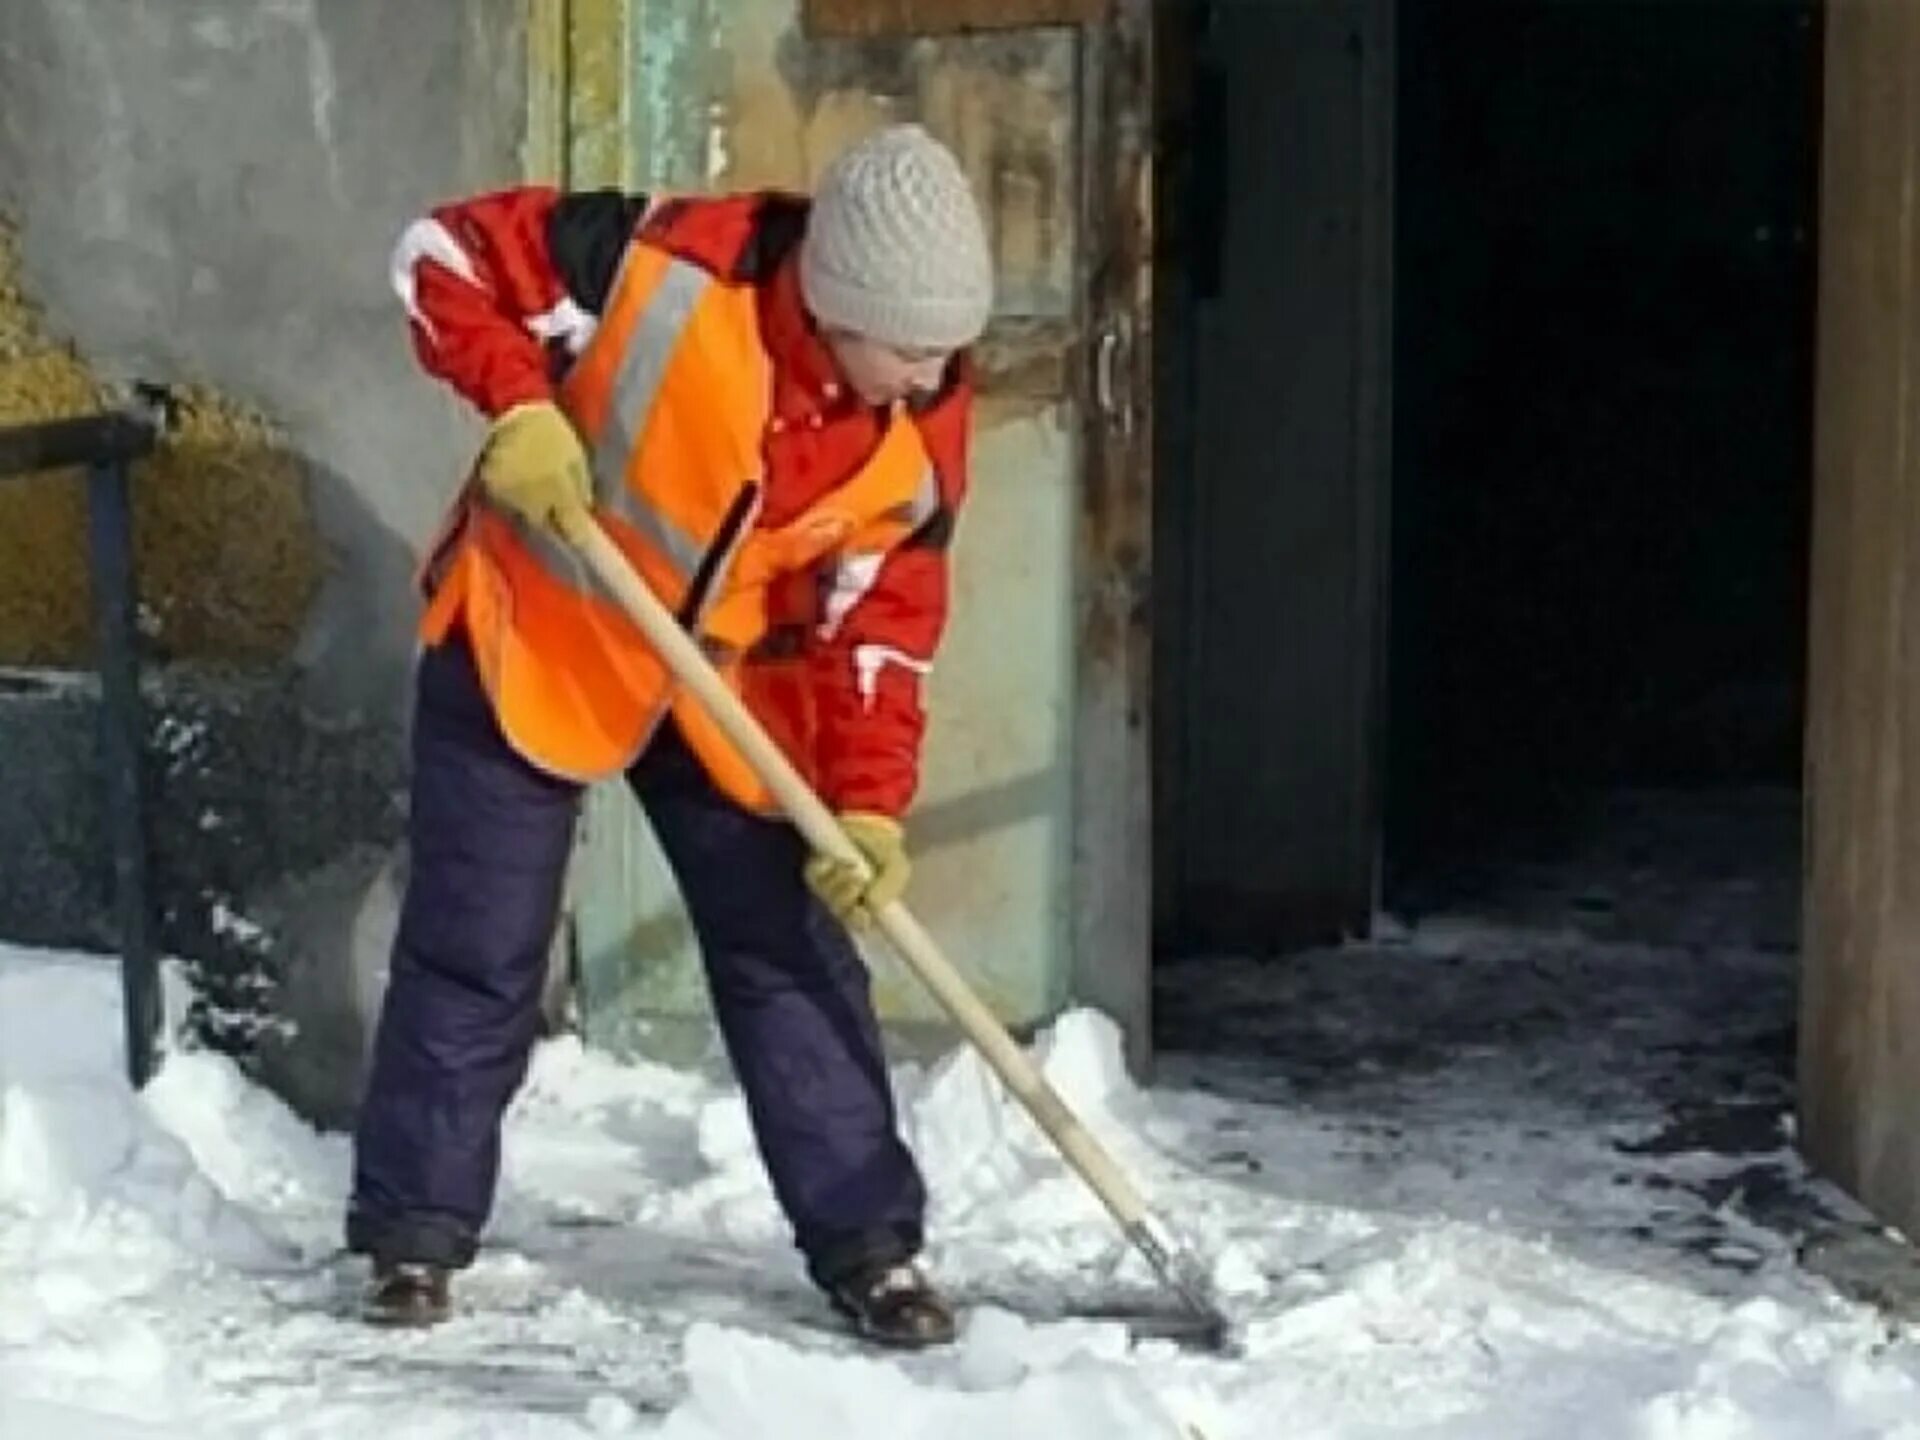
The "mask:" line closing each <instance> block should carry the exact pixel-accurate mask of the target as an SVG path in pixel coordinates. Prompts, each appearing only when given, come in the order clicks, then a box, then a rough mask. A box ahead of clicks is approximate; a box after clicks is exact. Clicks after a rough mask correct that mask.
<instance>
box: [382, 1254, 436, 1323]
mask: <svg viewBox="0 0 1920 1440" xmlns="http://www.w3.org/2000/svg"><path fill="white" fill-rule="evenodd" d="M449 1274H450V1272H449V1271H448V1270H447V1268H446V1267H445V1266H443V1265H423V1264H420V1263H419V1262H417V1261H411V1260H377V1261H375V1262H374V1266H373V1283H372V1285H370V1286H369V1287H368V1289H367V1298H366V1300H365V1302H364V1303H363V1305H362V1307H361V1311H360V1313H361V1317H362V1318H363V1319H365V1320H366V1322H367V1323H368V1324H369V1325H393V1326H412V1327H420V1326H427V1325H438V1324H439V1323H440V1322H441V1321H442V1320H445V1319H446V1318H447V1317H448V1316H450V1315H451V1314H452V1313H453V1302H452V1300H451V1298H450V1297H449V1295H448V1276H449Z"/></svg>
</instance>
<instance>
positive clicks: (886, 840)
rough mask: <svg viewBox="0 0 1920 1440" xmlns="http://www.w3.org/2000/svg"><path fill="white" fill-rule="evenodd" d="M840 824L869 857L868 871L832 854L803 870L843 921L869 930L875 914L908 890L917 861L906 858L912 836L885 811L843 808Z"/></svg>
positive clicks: (817, 857) (810, 861) (816, 857)
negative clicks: (908, 883)
mask: <svg viewBox="0 0 1920 1440" xmlns="http://www.w3.org/2000/svg"><path fill="white" fill-rule="evenodd" d="M839 820H840V828H841V829H843V830H845V831H846V832H847V838H848V839H849V840H851V841H852V842H853V846H854V848H855V849H856V850H858V851H859V852H860V853H861V854H862V855H863V856H865V857H866V861H867V866H868V869H869V870H870V871H871V873H870V874H868V875H862V874H861V873H860V871H859V869H857V868H856V867H854V866H852V865H849V864H847V863H846V862H845V861H843V860H836V859H834V858H833V857H832V856H831V855H823V854H818V853H816V854H814V855H812V856H810V857H808V859H807V862H806V866H805V868H804V871H803V873H804V875H805V877H806V881H807V885H808V886H809V887H810V888H811V889H812V890H813V893H814V894H816V895H818V896H819V897H820V899H821V900H822V901H823V902H824V903H825V904H826V907H827V909H828V910H830V911H832V912H833V915H834V918H835V919H837V920H838V921H839V922H840V923H841V924H842V925H846V926H848V927H850V928H851V929H854V930H867V929H870V928H871V927H872V925H873V917H874V915H875V913H876V912H878V911H880V910H882V909H884V908H885V907H887V906H888V905H891V904H892V903H893V902H894V901H895V900H898V899H899V898H900V897H901V896H902V895H904V894H906V891H907V881H908V879H909V878H910V877H911V876H912V874H913V864H912V862H911V861H910V860H908V859H907V837H906V833H905V832H904V831H903V830H902V829H901V828H900V822H899V821H898V820H895V819H892V818H891V817H889V816H886V815H874V814H869V813H867V812H865V811H859V810H852V811H843V812H841V814H840V816H839Z"/></svg>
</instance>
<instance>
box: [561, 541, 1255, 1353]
mask: <svg viewBox="0 0 1920 1440" xmlns="http://www.w3.org/2000/svg"><path fill="white" fill-rule="evenodd" d="M555 525H556V528H557V529H559V530H560V532H561V534H562V535H563V536H564V537H565V539H566V540H567V541H568V543H569V544H571V545H572V546H573V548H574V549H575V550H576V551H577V552H578V553H579V555H580V558H581V560H582V561H584V562H585V564H586V566H587V568H588V569H589V570H590V571H591V572H592V573H593V575H594V577H595V578H596V579H598V581H599V582H600V584H601V585H602V586H603V587H604V588H605V589H606V590H607V591H608V592H610V593H611V594H612V595H613V596H614V597H615V599H616V600H617V601H618V603H619V605H620V607H621V609H622V610H624V611H625V612H626V614H627V615H628V617H629V618H630V619H632V621H633V623H634V624H636V625H638V626H639V627H640V631H641V633H642V634H643V635H645V636H646V637H647V640H648V643H650V644H651V645H652V646H653V648H654V650H655V651H656V652H657V653H658V654H659V656H660V658H661V659H662V660H663V661H664V662H665V663H666V665H667V667H668V669H670V670H671V671H672V672H673V674H674V675H675V676H676V677H677V678H678V679H679V681H680V682H681V683H682V684H683V685H685V686H686V687H687V689H689V690H691V691H692V692H693V694H694V697H695V698H696V699H697V700H698V701H699V702H700V704H701V705H703V706H704V707H705V708H706V710H707V712H708V714H710V715H711V716H712V717H713V719H714V721H715V723H717V724H718V725H719V726H720V728H721V730H722V731H724V732H725V734H726V736H727V738H728V739H729V740H731V741H732V742H733V744H734V745H735V747H736V748H738V750H739V751H740V753H741V754H742V755H743V756H745V757H746V760H747V762H748V763H749V764H750V765H752V766H753V768H754V770H755V772H756V773H757V774H758V775H759V777H760V779H761V781H762V782H763V783H764V784H765V785H766V787H767V788H768V789H769V790H770V791H772V793H773V795H774V797H775V799H776V800H778V801H779V803H780V806H781V808H782V809H783V810H784V811H785V812H786V814H787V815H788V817H789V818H790V819H791V820H792V821H793V823H794V824H795V825H796V826H797V827H798V828H799V830H800V833H801V834H802V835H803V836H804V837H805V838H806V840H807V843H808V844H810V845H812V846H813V847H814V849H815V850H817V851H819V852H821V853H823V854H827V855H831V856H833V857H834V858H835V859H838V860H843V861H846V862H848V863H850V864H853V865H856V866H859V867H861V868H862V869H864V868H865V867H866V860H865V858H864V857H863V856H862V855H861V854H860V852H859V850H858V849H857V848H855V846H854V844H853V842H852V841H851V840H849V839H848V838H847V835H846V832H845V831H844V830H842V829H841V828H840V822H839V821H838V820H837V819H835V818H834V815H833V812H832V811H831V810H829V809H828V808H827V807H826V805H825V803H824V802H823V801H822V800H821V799H820V797H819V796H818V795H816V794H815V793H814V792H813V789H812V787H811V786H809V785H808V784H807V782H806V781H805V780H804V779H802V778H801V776H800V774H799V772H798V771H796V770H795V769H794V768H793V765H792V764H791V763H790V762H789V761H788V759H787V757H786V755H785V753H784V752H783V751H781V749H780V748H779V746H778V745H776V744H775V743H774V741H773V739H772V737H770V736H769V735H768V734H767V733H766V731H765V730H764V729H762V728H761V726H760V722H759V721H757V720H756V719H754V717H753V715H752V713H751V712H750V711H749V710H748V709H747V707H746V705H745V704H743V703H742V702H741V700H740V699H739V697H738V696H736V695H735V694H734V693H733V691H732V690H731V689H730V688H728V686H727V684H726V682H725V681H724V680H723V679H721V677H720V675H719V673H718V672H717V671H716V670H715V669H714V668H713V665H712V663H711V662H710V661H709V660H708V659H707V657H706V655H705V654H704V653H702V651H701V650H700V647H699V646H698V644H696V643H695V642H694V640H693V639H692V638H691V637H690V636H689V635H688V634H687V632H686V631H685V630H683V629H681V628H680V624H679V622H678V621H676V620H675V619H674V617H673V615H672V613H671V612H670V611H669V610H668V609H667V608H666V606H665V605H664V604H663V603H661V601H660V599H659V597H657V596H656V595H654V593H653V592H652V591H651V590H649V589H648V588H647V585H646V582H645V581H643V580H642V579H641V578H640V576H639V574H638V573H637V572H636V571H635V570H634V568H633V566H632V565H631V564H629V563H628V561H627V558H626V556H624V555H623V554H621V553H620V550H619V548H618V547H617V546H615V545H614V543H613V541H612V540H610V539H609V538H608V537H607V533H606V531H605V530H603V529H601V528H600V523H599V522H598V521H597V520H595V519H594V518H593V516H592V515H591V514H590V513H589V512H588V511H586V510H572V511H563V512H561V513H560V514H559V515H557V516H556V517H555ZM874 921H875V924H876V925H877V927H878V928H879V930H880V932H881V933H882V934H884V935H885V936H886V937H887V939H888V940H889V941H890V942H891V943H892V945H893V948H894V950H895V951H896V952H897V953H898V954H899V956H900V958H901V959H902V960H903V961H904V962H905V963H906V965H907V967H908V968H909V969H911V970H912V971H913V972H914V974H915V975H917V976H918V977H919V978H920V980H921V982H922V983H923V984H925V985H926V987H927V989H929V990H931V991H932V992H933V996H934V998H935V999H936V1000H938V1001H939V1002H940V1004H941V1006H942V1007H944V1008H945V1010H946V1012H947V1014H948V1015H950V1016H951V1017H952V1018H953V1020H954V1023H955V1024H957V1025H958V1026H959V1027H960V1030H961V1033H962V1034H964V1035H965V1036H966V1038H967V1040H968V1041H969V1042H970V1043H971V1044H972V1045H973V1047H974V1048H975V1049H976V1050H978V1051H979V1052H980V1054H981V1056H982V1057H983V1058H984V1059H985V1060H986V1062H987V1063H988V1064H989V1065H990V1066H992V1067H993V1071H994V1073H995V1074H996V1075H998V1076H999V1077H1000V1080H1001V1082H1002V1083H1003V1084H1005V1086H1006V1087H1007V1089H1008V1090H1010V1091H1011V1092H1013V1095H1014V1097H1015V1098H1016V1099H1018V1100H1019V1101H1020V1103H1021V1104H1022V1105H1024V1106H1025V1107H1026V1110H1027V1113H1028V1114H1030V1115H1031V1116H1033V1119H1034V1122H1035V1123H1036V1124H1038V1125H1039V1127H1040V1128H1041V1130H1042V1131H1044V1132H1045V1133H1046V1135H1047V1137H1048V1138H1049V1139H1050V1140H1052V1142H1053V1144H1054V1146H1055V1148H1056V1149H1058V1150H1059V1152H1060V1154H1061V1156H1062V1158H1064V1159H1065V1160H1066V1162H1067V1163H1068V1164H1069V1165H1070V1166H1072V1167H1073V1169H1074V1171H1075V1172H1076V1173H1078V1174H1079V1176H1080V1178H1081V1179H1082V1180H1084V1181H1085V1182H1086V1183H1087V1185H1088V1187H1089V1188H1090V1189H1091V1190H1092V1191H1093V1193H1094V1194H1095V1195H1096V1196H1098V1197H1099V1199H1100V1202H1101V1203H1102V1204H1103V1205H1105V1206H1106V1208H1107V1210H1108V1211H1109V1213H1111V1214H1112V1216H1113V1218H1114V1220H1115V1221H1116V1222H1117V1223H1118V1224H1119V1226H1120V1229H1121V1231H1122V1233H1124V1234H1125V1236H1126V1238H1127V1239H1128V1241H1130V1242H1131V1243H1132V1244H1133V1246H1134V1248H1135V1249H1137V1250H1138V1251H1139V1252H1140V1254H1141V1255H1143V1256H1144V1257H1145V1258H1146V1260H1147V1263H1148V1264H1149V1265H1151V1266H1152V1267H1153V1270H1154V1273H1155V1274H1156V1275H1158V1276H1159V1277H1160V1279H1161V1280H1162V1281H1164V1282H1165V1284H1166V1285H1167V1287H1168V1289H1170V1290H1171V1291H1172V1292H1173V1293H1174V1294H1175V1295H1176V1296H1177V1297H1178V1298H1179V1300H1180V1302H1181V1306H1182V1311H1183V1313H1181V1314H1180V1315H1179V1316H1177V1317H1164V1318H1163V1319H1162V1320H1160V1321H1158V1322H1155V1323H1154V1324H1153V1326H1152V1328H1153V1330H1154V1333H1155V1334H1156V1335H1158V1336H1160V1337H1161V1338H1166V1339H1172V1340H1176V1341H1180V1342H1184V1343H1189V1344H1197V1345H1200V1346H1202V1347H1204V1348H1208V1349H1219V1348H1222V1347H1224V1346H1225V1345H1226V1343H1227V1337H1228V1325H1227V1319H1226V1316H1225V1315H1224V1314H1223V1313H1222V1312H1221V1310H1220V1308H1219V1306H1218V1305H1217V1304H1215V1302H1214V1301H1213V1299H1212V1298H1211V1295H1210V1293H1209V1292H1210V1289H1211V1286H1210V1284H1209V1282H1208V1278H1207V1275H1206V1272H1205V1270H1204V1268H1203V1267H1202V1266H1201V1264H1200V1263H1199V1261H1198V1259H1197V1258H1196V1257H1195V1256H1194V1255H1193V1254H1192V1253H1191V1252H1190V1251H1189V1250H1187V1249H1186V1248H1185V1247H1183V1246H1182V1245H1180V1244H1179V1243H1178V1242H1177V1241H1176V1240H1175V1238H1174V1235H1173V1231H1172V1230H1171V1229H1170V1228H1169V1227H1168V1226H1167V1225H1166V1224H1165V1223H1164V1222H1163V1221H1161V1219H1160V1218H1159V1217H1158V1216H1156V1215H1154V1214H1153V1213H1152V1212H1151V1211H1150V1210H1149V1209H1148V1208H1147V1205H1146V1202H1145V1201H1144V1200H1143V1199H1142V1198H1141V1195H1140V1192H1139V1191H1138V1190H1137V1189H1135V1188H1134V1185H1133V1184H1132V1182H1131V1181H1130V1180H1129V1179H1128V1178H1127V1176H1126V1175H1125V1174H1124V1173H1123V1172H1122V1171H1121V1169H1120V1167H1119V1166H1118V1165H1117V1164H1116V1163H1115V1162H1114V1160H1113V1158H1112V1156H1110V1155H1109V1154H1108V1153H1107V1152H1106V1150H1105V1148H1104V1147H1102V1146H1101V1144H1100V1142H1099V1141H1098V1140H1096V1139H1095V1138H1094V1137H1093V1134H1092V1132H1090V1131H1089V1130H1088V1129H1087V1128H1086V1127H1085V1126H1084V1125H1082V1124H1081V1123H1080V1121H1079V1119H1078V1117H1076V1116H1075V1115H1074V1114H1073V1112H1072V1111H1071V1110H1070V1109H1069V1108H1068V1107H1067V1104H1066V1102H1065V1101H1064V1100H1063V1099H1061V1097H1060V1093H1059V1092H1058V1091H1057V1090H1055V1089H1054V1088H1053V1086H1052V1085H1051V1084H1049V1083H1048V1082H1047V1079H1046V1077H1045V1076H1044V1075H1042V1074H1041V1073H1040V1071H1039V1069H1038V1067H1036V1066H1035V1065H1034V1063H1033V1062H1032V1061H1031V1060H1030V1059H1028V1058H1027V1054H1026V1052H1025V1051H1023V1050H1022V1049H1021V1048H1020V1047H1019V1046H1018V1045H1017V1044H1015V1043H1014V1040H1013V1037H1012V1036H1011V1035H1009V1034H1008V1033H1007V1031H1006V1028H1005V1027H1004V1026H1002V1025H1001V1023H1000V1021H999V1020H998V1018H997V1017H996V1016H995V1015H994V1013H993V1012H992V1011H991V1010H989V1009H988V1008H987V1006H986V1005H985V1003H984V1002H982V1001H981V999H980V998H979V996H977V995H976V994H975V993H974V992H973V990H972V988H971V987H970V986H969V985H968V984H967V982H966V981H965V980H964V979H962V978H961V975H960V973H959V971H957V970H956V969H955V968H954V966H953V963H952V962H951V961H949V960H948V959H947V957H946V956H945V955H944V954H942V953H941V950H940V947H939V946H938V945H937V944H935V943H934V940H933V937H932V936H931V935H929V934H928V933H927V932H926V930H925V929H923V928H922V927H921V925H920V922H919V921H918V920H916V919H915V918H914V917H913V915H912V913H911V912H910V911H909V910H908V909H907V907H906V905H905V904H904V903H903V902H901V901H897V900H896V901H894V902H892V903H891V904H888V905H884V906H881V907H880V909H879V910H878V911H877V912H876V913H875V914H874ZM1114 1318H1124V1317H1118V1316H1116V1317H1114Z"/></svg>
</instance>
